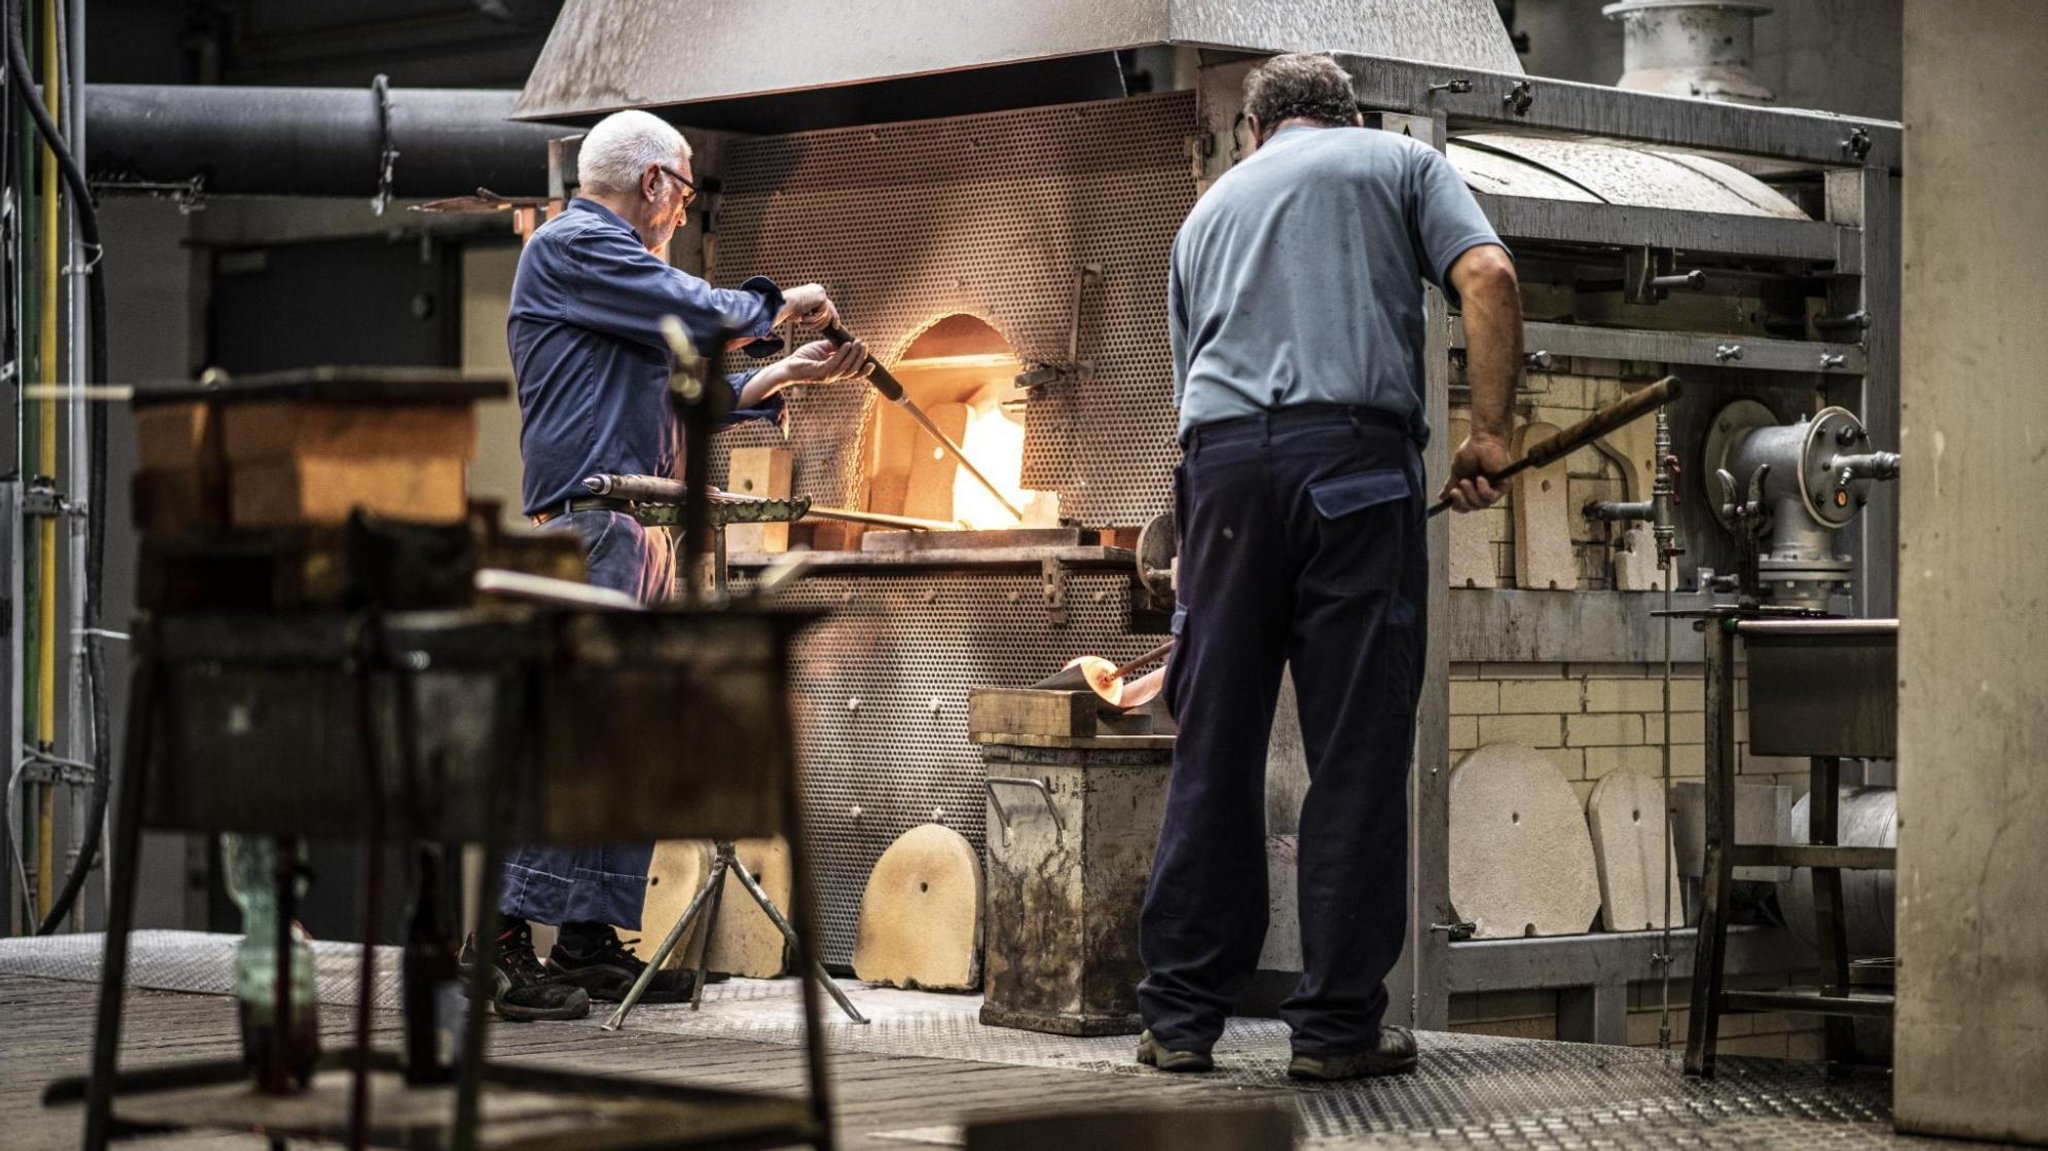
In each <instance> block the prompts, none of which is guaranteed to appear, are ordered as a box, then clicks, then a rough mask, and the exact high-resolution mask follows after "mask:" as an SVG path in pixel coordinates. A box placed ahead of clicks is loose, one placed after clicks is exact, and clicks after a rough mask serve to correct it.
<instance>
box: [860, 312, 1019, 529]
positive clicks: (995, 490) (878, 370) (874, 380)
mask: <svg viewBox="0 0 2048 1151" xmlns="http://www.w3.org/2000/svg"><path fill="white" fill-rule="evenodd" d="M820 334H821V335H823V336H824V337H825V338H826V339H828V340H830V341H832V342H833V343H835V344H844V343H847V342H848V341H850V340H852V339H853V336H852V335H851V334H849V333H848V332H847V330H846V329H845V328H842V327H840V326H839V325H838V324H827V325H826V326H825V328H824V330H823V331H822V332H821V333H820ZM868 363H869V364H870V365H872V366H873V369H874V370H873V371H872V372H870V373H869V374H868V383H869V384H871V385H873V386H874V389H875V390H876V391H878V392H880V393H882V398H883V399H885V400H888V401H889V402H890V403H892V404H895V405H896V406H897V407H899V408H902V409H903V411H904V412H905V414H907V415H909V417H910V418H911V419H913V420H916V421H917V422H918V425H919V426H920V427H922V428H924V430H925V431H928V432H930V433H931V434H932V438H933V439H935V440H937V441H939V444H940V446H941V447H944V448H945V449H946V451H947V452H948V453H950V454H951V455H952V457H953V460H954V462H955V463H958V464H959V465H960V466H961V467H963V468H966V469H967V474H968V475H970V476H973V477H974V478H975V480H976V481H977V482H979V483H980V484H981V486H982V487H985V488H987V489H988V494H990V495H992V496H994V497H995V498H996V502H997V503H999V504H1001V505H1003V510H1004V511H1007V512H1009V513H1010V514H1011V515H1013V516H1016V517H1017V519H1018V520H1020V521H1021V520H1023V518H1024V513H1023V512H1021V511H1018V510H1017V505H1016V504H1013V503H1011V502H1010V500H1009V497H1008V496H1005V495H1004V494H1003V490H1002V489H1001V488H999V487H997V486H996V485H995V481H994V480H991V479H989V478H988V477H987V476H985V475H983V474H982V472H981V469H980V468H977V467H975V466H974V461H973V460H970V459H968V458H967V453H966V452H965V451H963V450H962V449H961V447H960V445H959V444H956V443H954V442H953V439H952V437H951V436H948V435H947V434H946V433H944V432H942V431H940V430H939V425H937V424H935V423H933V422H932V418H931V417H930V416H927V415H925V414H924V409H923V408H920V407H918V406H917V403H916V401H914V400H912V399H911V398H910V394H909V393H908V392H905V391H904V390H903V385H902V384H901V383H899V382H897V379H896V377H895V376H893V375H890V374H889V369H888V368H886V367H884V366H882V361H880V360H878V359H876V358H875V357H874V356H872V355H870V356H869V357H868Z"/></svg>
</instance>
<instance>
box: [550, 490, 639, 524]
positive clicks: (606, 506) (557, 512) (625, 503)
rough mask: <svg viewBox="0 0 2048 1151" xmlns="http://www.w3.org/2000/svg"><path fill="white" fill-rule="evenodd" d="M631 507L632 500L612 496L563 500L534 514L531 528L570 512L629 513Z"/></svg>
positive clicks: (632, 505)
mask: <svg viewBox="0 0 2048 1151" xmlns="http://www.w3.org/2000/svg"><path fill="white" fill-rule="evenodd" d="M633 507H634V504H633V501H632V500H622V499H618V498H616V497H614V496H586V497H584V498H582V499H572V500H563V501H562V502H561V503H558V504H556V505H554V506H553V507H550V508H548V510H546V511H544V512H536V513H535V514H534V517H533V526H535V527H539V526H540V525H542V524H544V523H546V522H548V521H549V520H551V519H554V518H555V517H556V516H566V515H568V514H570V513H571V512H597V511H605V512H630V511H632V510H633Z"/></svg>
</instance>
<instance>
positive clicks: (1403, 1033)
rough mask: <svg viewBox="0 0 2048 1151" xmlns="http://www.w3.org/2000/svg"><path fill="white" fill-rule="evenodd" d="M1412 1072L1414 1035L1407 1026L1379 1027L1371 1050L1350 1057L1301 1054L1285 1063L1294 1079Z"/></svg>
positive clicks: (1355, 1076)
mask: <svg viewBox="0 0 2048 1151" xmlns="http://www.w3.org/2000/svg"><path fill="white" fill-rule="evenodd" d="M1414 1070H1415V1035H1414V1033H1413V1032H1411V1031H1409V1030H1408V1029H1407V1028H1406V1027H1392V1026H1389V1027H1382V1028H1380V1041H1379V1043H1378V1044H1376V1045H1375V1046H1374V1047H1373V1049H1372V1050H1370V1051H1358V1052H1354V1053H1352V1054H1349V1055H1304V1054H1302V1053H1300V1052H1296V1053H1295V1055H1294V1058H1292V1059H1290V1060H1288V1061H1287V1074H1288V1075H1290V1076H1292V1077H1293V1078H1296V1079H1320V1080H1323V1081H1324V1082H1332V1081H1335V1080H1339V1079H1365V1078H1368V1077H1370V1076H1374V1075H1407V1074H1411V1073H1412V1072H1414Z"/></svg>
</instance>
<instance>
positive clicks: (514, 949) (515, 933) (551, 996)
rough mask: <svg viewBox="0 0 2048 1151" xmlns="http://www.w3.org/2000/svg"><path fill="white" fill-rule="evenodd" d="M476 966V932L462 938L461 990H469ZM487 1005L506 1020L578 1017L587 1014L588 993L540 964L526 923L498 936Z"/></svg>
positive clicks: (467, 992) (531, 1020)
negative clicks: (488, 1003) (489, 1001)
mask: <svg viewBox="0 0 2048 1151" xmlns="http://www.w3.org/2000/svg"><path fill="white" fill-rule="evenodd" d="M475 969H476V936H474V935H471V936H470V937H469V938H467V939H465V940H463V941H462V993H463V994H464V995H468V994H469V979H470V973H471V972H472V971H474V970H475ZM491 1007H492V1008H493V1009H495V1010H496V1011H497V1013H498V1018H500V1019H503V1020H505V1021H506V1022H508V1023H532V1022H534V1021H535V1020H539V1019H581V1018H583V1017H584V1016H586V1015H588V1014H590V995H589V993H588V992H586V991H584V990H583V989H582V988H581V987H577V986H575V985H574V984H570V983H565V982H563V981H562V980H560V979H558V978H556V977H555V975H554V974H553V973H552V972H550V971H549V970H548V969H547V968H546V967H545V966H543V965H542V964H541V961H540V956H538V955H535V954H534V952H533V928H532V927H530V926H528V925H527V924H524V923H522V924H520V925H519V926H518V927H516V928H514V929H513V930H511V931H508V932H506V933H505V934H503V935H501V936H499V937H498V955H497V960H496V962H494V963H492V964H491Z"/></svg>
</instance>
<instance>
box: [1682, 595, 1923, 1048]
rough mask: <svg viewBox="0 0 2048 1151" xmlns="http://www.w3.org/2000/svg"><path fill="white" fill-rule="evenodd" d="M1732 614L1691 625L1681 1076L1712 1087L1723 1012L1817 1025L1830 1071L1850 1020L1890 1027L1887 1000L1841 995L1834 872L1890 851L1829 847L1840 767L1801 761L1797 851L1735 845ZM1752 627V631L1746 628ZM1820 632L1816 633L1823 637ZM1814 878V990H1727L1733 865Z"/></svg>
mask: <svg viewBox="0 0 2048 1151" xmlns="http://www.w3.org/2000/svg"><path fill="white" fill-rule="evenodd" d="M1753 614H1754V613H1745V612H1743V611H1740V610H1737V609H1727V610H1720V611H1714V612H1710V613H1707V614H1706V616H1705V618H1704V619H1702V620H1700V626H1701V628H1702V630H1703V632H1704V635H1705V648H1706V741H1707V743H1706V760H1707V776H1706V781H1705V782H1706V827H1705V832H1706V836H1705V839H1706V852H1705V855H1706V859H1705V864H1706V866H1705V869H1704V871H1703V872H1702V874H1701V893H1700V894H1701V900H1700V903H1701V909H1700V922H1699V928H1698V930H1697V933H1696V935H1695V937H1694V942H1695V946H1694V949H1693V966H1692V971H1693V981H1692V1011H1691V1015H1690V1017H1689V1018H1688V1019H1687V1034H1686V1042H1685V1072H1686V1074H1688V1075H1695V1076H1700V1077H1702V1078H1712V1077H1713V1074H1714V1062H1715V1047H1716V1044H1717V1042H1718V1032H1719V1028H1720V1021H1721V1014H1722V1012H1724V1011H1730V1010H1733V1011H1745V1010H1746V1011H1791V1012H1798V1013H1803V1014H1817V1015H1821V1016H1824V1017H1825V1018H1826V1025H1827V1060H1828V1064H1829V1066H1830V1068H1831V1069H1832V1068H1835V1067H1840V1066H1843V1065H1846V1064H1847V1063H1848V1062H1849V1061H1850V1060H1851V1059H1852V1057H1853V1055H1854V1049H1855V1040H1856V1036H1855V1031H1854V1027H1853V1018H1852V1017H1855V1016H1864V1017H1871V1018H1889V1017H1890V1015H1891V1011H1892V999H1891V997H1890V996H1888V995H1873V994H1856V993H1854V992H1852V991H1851V989H1850V986H1849V940H1848V924H1847V922H1846V921H1845V920H1844V918H1843V903H1842V870H1843V869H1844V868H1888V867H1891V866H1893V865H1894V860H1895V856H1894V853H1893V851H1892V849H1890V848H1843V847H1840V846H1837V842H1838V838H1839V828H1840V801H1841V794H1840V788H1841V782H1842V758H1841V757H1840V756H1838V755H1815V756H1811V757H1809V763H1810V772H1811V775H1810V787H1811V791H1810V797H1809V799H1808V801H1807V804H1808V806H1807V838H1808V840H1809V841H1810V843H1809V845H1808V846H1806V847H1804V848H1803V849H1798V850H1788V849H1785V848H1774V847H1759V846H1749V845H1742V844H1738V843H1737V842H1736V836H1735V788H1736V776H1737V768H1738V766H1739V765H1738V763H1737V758H1736V757H1737V747H1736V743H1735V659H1736V643H1737V641H1738V638H1739V634H1740V632H1741V631H1742V629H1743V627H1744V626H1745V625H1744V624H1743V623H1742V622H1741V621H1742V620H1743V619H1744V618H1747V617H1753ZM1748 626H1758V625H1748ZM1825 628H1826V625H1825V624H1822V625H1820V628H1819V629H1817V630H1824V629H1825ZM1795 861H1803V862H1805V863H1806V864H1808V865H1809V866H1811V867H1812V869H1813V909H1814V933H1815V938H1816V940H1817V942H1818V945H1819V952H1820V959H1819V985H1818V987H1815V988H1774V989H1768V990H1752V989H1743V990H1739V991H1732V990H1728V989H1727V987H1726V976H1727V975H1728V973H1729V927H1728V923H1727V917H1728V913H1729V910H1730V904H1731V901H1732V897H1733V894H1734V869H1735V867H1736V865H1737V864H1741V863H1771V862H1776V863H1794V862H1795Z"/></svg>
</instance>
